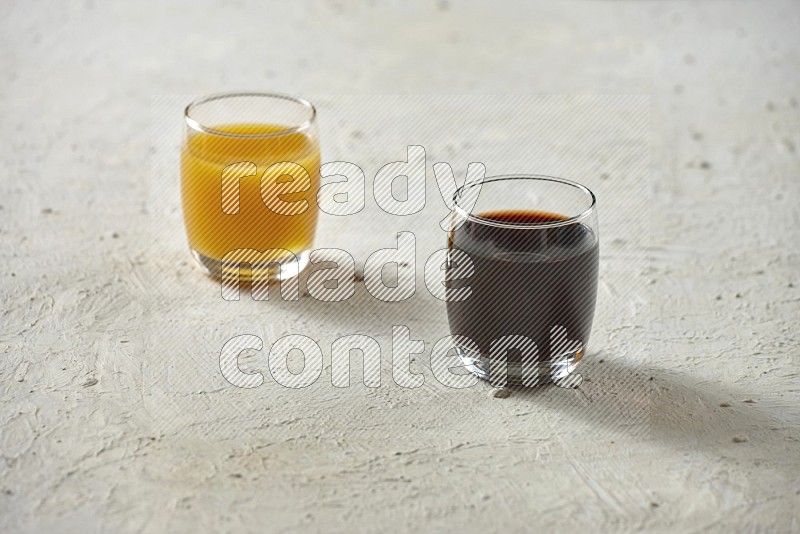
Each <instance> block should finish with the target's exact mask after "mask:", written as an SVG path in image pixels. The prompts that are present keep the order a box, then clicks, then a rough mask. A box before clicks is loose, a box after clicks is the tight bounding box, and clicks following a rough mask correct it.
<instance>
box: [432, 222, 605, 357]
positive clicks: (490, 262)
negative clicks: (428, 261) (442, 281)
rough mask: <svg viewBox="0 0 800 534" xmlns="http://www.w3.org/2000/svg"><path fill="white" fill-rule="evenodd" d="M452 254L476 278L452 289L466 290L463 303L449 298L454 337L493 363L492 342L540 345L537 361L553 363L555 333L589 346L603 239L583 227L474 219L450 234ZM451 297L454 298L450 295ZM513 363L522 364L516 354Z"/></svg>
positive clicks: (450, 287) (450, 319)
mask: <svg viewBox="0 0 800 534" xmlns="http://www.w3.org/2000/svg"><path fill="white" fill-rule="evenodd" d="M479 217H482V218H484V219H490V220H491V221H497V222H501V223H513V224H532V223H546V222H555V221H560V220H565V219H566V217H564V216H562V215H558V214H554V213H545V212H537V211H501V212H491V213H481V214H479ZM449 245H450V247H451V248H455V249H459V250H461V251H463V252H465V253H467V254H468V255H469V256H470V258H471V259H472V262H473V265H474V267H475V271H474V274H473V275H472V276H471V277H470V278H468V279H466V280H463V281H462V282H461V283H459V282H457V281H455V280H454V281H452V282H448V288H449V290H448V294H449V293H450V289H452V288H456V287H460V286H463V285H469V286H470V287H471V288H472V294H471V295H470V296H469V297H468V298H467V299H466V300H464V301H461V302H451V301H450V299H449V298H448V302H447V316H448V319H449V321H450V331H451V333H452V334H454V335H462V336H467V337H469V338H471V339H472V340H473V341H475V343H476V344H477V345H478V348H479V350H480V352H481V354H483V355H485V356H488V355H489V347H490V344H491V342H492V340H494V339H498V338H500V337H502V336H506V335H523V336H527V337H528V338H530V339H532V340H533V341H534V342H535V343H536V346H537V349H538V355H539V360H540V361H548V360H549V359H550V358H551V357H554V356H559V355H554V354H551V351H550V338H551V331H552V328H553V327H555V326H559V327H563V328H566V331H567V337H568V339H570V340H574V341H580V342H581V343H582V344H583V345H584V346H585V345H586V343H587V342H588V340H589V333H590V331H591V328H592V318H593V316H594V306H595V297H596V292H597V267H598V255H599V253H598V240H597V238H596V236H595V234H594V232H593V231H592V230H591V229H590V228H589V227H588V226H586V225H584V224H581V223H575V224H568V225H564V226H552V227H547V226H545V227H538V228H514V227H502V226H492V225H490V224H485V223H481V222H477V221H473V220H467V221H465V222H464V224H463V225H462V226H461V227H460V228H458V229H456V230H454V231H452V232H451V233H450V243H449ZM448 296H449V295H448ZM507 357H508V361H509V362H513V361H515V360H517V361H518V358H519V356H516V355H515V353H514V352H513V351H511V352H510V353H509V354H508V356H507Z"/></svg>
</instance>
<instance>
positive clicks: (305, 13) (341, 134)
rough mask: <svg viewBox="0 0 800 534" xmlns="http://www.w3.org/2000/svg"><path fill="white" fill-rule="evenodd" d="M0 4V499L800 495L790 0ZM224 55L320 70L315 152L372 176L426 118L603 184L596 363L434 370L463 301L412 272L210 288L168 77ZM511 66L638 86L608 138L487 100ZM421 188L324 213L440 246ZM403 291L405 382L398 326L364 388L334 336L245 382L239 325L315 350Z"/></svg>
mask: <svg viewBox="0 0 800 534" xmlns="http://www.w3.org/2000/svg"><path fill="white" fill-rule="evenodd" d="M375 4H377V2H376V3H375ZM0 21H2V22H0V25H2V32H0V51H2V54H0V96H1V97H2V99H0V117H2V120H1V121H0V131H2V134H3V144H2V146H0V158H1V160H2V163H3V167H2V168H3V169H4V170H3V171H2V174H0V177H2V180H1V181H0V257H2V271H1V272H0V277H1V279H2V284H1V285H0V294H1V295H2V309H1V310H0V314H2V315H0V351H1V352H2V360H0V455H2V462H0V530H2V531H9V532H18V531H20V532H40V531H56V532H87V531H90V532H94V531H143V532H165V531H175V532H178V531H189V530H198V531H216V532H224V531H233V530H237V529H242V528H244V529H248V530H262V531H263V530H275V531H278V530H281V531H301V530H302V531H305V530H312V531H315V530H325V531H353V530H356V531H359V530H364V531H408V530H427V531H431V530H453V531H454V530H461V531H495V530H501V529H504V530H507V531H523V530H525V528H526V526H528V527H529V526H531V525H541V526H544V527H548V528H550V529H558V530H560V531H594V530H598V529H599V530H603V531H633V530H639V529H642V528H646V529H650V530H655V531H665V532H666V531H669V532H674V531H703V530H712V531H716V530H730V529H739V530H748V531H753V530H759V529H761V530H777V531H786V530H789V531H797V530H798V529H800V525H799V524H798V518H797V514H798V511H797V510H798V505H800V480H798V475H797V473H798V472H800V452H799V451H800V429H798V424H799V423H800V402H798V401H799V400H800V399H799V398H798V397H799V395H798V393H799V391H798V389H799V388H798V378H799V377H800V374H798V363H800V361H799V360H800V353H799V349H798V346H800V339H798V334H797V328H796V324H797V322H798V318H799V317H800V313H798V312H800V276H798V272H800V250H798V244H797V243H798V239H800V232H799V231H798V224H800V211H798V208H797V202H798V200H800V191H799V190H800V179H798V171H800V164H798V154H800V153H798V150H799V149H800V133H798V132H800V108H799V107H798V106H800V90H799V87H798V82H799V81H800V80H798V78H799V77H800V75H798V72H800V55H799V54H800V53H799V52H798V50H800V37H798V36H800V6H799V5H798V4H797V3H796V2H772V1H769V2H759V3H750V4H747V3H734V2H726V3H722V2H705V3H674V2H652V3H640V2H628V1H625V2H601V1H596V2H559V3H555V2H554V3H519V4H512V3H509V4H507V5H505V4H504V5H503V6H501V5H497V4H494V3H493V4H491V5H484V4H483V3H478V2H475V3H465V2H455V1H450V2H438V3H429V4H425V5H423V4H412V3H406V2H402V3H401V2H389V3H381V4H380V5H372V4H369V3H365V4H362V3H357V2H348V1H340V2H296V3H292V4H289V3H286V4H283V5H279V4H276V3H264V2H258V3H256V2H253V3H247V2H232V3H221V2H219V3H218V2H204V1H197V2H192V3H183V4H179V3H177V2H157V3H156V2H152V3H149V2H139V3H136V4H134V3H129V4H123V3H116V4H111V3H108V4H106V3H99V2H98V3H94V2H91V1H88V2H83V3H79V2H74V3H67V2H64V3H44V2H27V3H23V2H6V3H4V4H3V5H2V7H0ZM236 89H257V90H275V91H282V92H288V93H293V94H300V95H306V96H309V97H313V98H315V100H317V102H318V104H319V107H320V114H321V115H320V127H321V135H322V139H323V160H324V161H331V160H333V159H338V158H345V159H350V160H351V161H354V162H356V163H359V164H362V165H363V167H364V168H365V171H367V176H374V172H375V171H376V170H377V168H378V167H379V166H380V165H381V164H382V163H385V162H388V161H393V160H395V159H400V158H401V157H402V156H403V154H404V145H405V144H407V143H415V142H420V143H421V144H423V145H425V146H426V148H428V149H429V159H428V162H429V165H430V164H432V163H433V162H434V161H442V160H443V161H449V162H450V163H451V164H453V165H454V168H455V170H456V172H457V173H458V174H461V173H463V169H464V168H465V166H466V163H467V162H468V161H471V160H475V159H478V160H485V162H486V163H487V167H488V171H489V173H490V174H499V173H503V172H514V171H526V172H552V173H557V174H566V175H570V176H571V177H574V178H576V179H578V180H580V181H583V182H585V183H587V184H589V185H591V186H592V187H593V188H595V189H597V190H598V196H599V197H600V199H601V206H600V210H601V211H600V214H601V236H602V247H603V248H602V253H603V257H602V265H601V269H602V282H601V287H600V293H599V308H598V320H597V324H596V327H595V330H594V333H593V337H592V342H591V347H590V348H591V351H590V356H591V357H590V358H588V360H587V362H586V365H585V366H584V367H582V369H581V372H582V373H583V374H584V376H585V377H586V378H587V379H588V381H586V382H584V384H583V385H582V386H581V389H580V390H578V391H567V390H562V389H558V388H550V389H543V390H537V391H535V392H530V393H522V392H515V393H514V394H513V395H512V396H511V397H510V398H507V399H497V398H492V397H490V396H489V388H488V387H486V386H485V385H484V384H479V385H478V386H476V387H473V388H471V389H468V390H464V391H455V390H448V389H445V388H442V387H440V386H437V385H436V383H435V381H434V380H433V377H432V376H431V374H430V370H429V369H427V368H426V365H427V357H428V356H429V351H430V347H431V344H432V342H433V341H435V340H436V339H438V338H439V337H441V336H442V335H444V334H446V333H447V328H446V321H445V316H444V309H443V306H442V305H441V304H440V303H438V302H437V301H435V300H434V299H432V298H431V297H430V296H429V295H428V294H427V292H426V291H424V290H422V288H421V286H420V291H418V295H417V296H416V297H415V298H414V299H412V300H411V301H409V302H407V303H404V304H399V305H395V306H391V307H390V306H382V305H381V306H378V305H376V303H375V301H374V300H372V299H370V298H369V297H368V296H367V295H366V294H365V291H364V290H363V287H360V288H359V289H358V291H357V294H356V297H354V299H353V301H351V302H349V304H348V306H346V307H343V306H321V305H318V304H316V303H315V302H313V301H310V300H309V299H307V298H306V299H301V301H300V302H298V303H285V302H268V303H267V302H252V301H248V300H246V299H244V300H242V301H241V302H236V303H226V302H223V301H222V300H221V298H220V297H219V293H218V290H219V288H218V286H215V285H214V284H213V283H211V282H209V281H208V280H206V279H205V278H203V277H202V276H200V274H199V272H198V270H197V268H196V267H194V266H193V265H192V264H191V262H190V261H189V258H188V256H187V255H186V251H185V243H184V241H183V235H182V233H181V225H180V212H179V204H178V203H177V198H176V196H175V195H174V193H175V192H176V191H177V190H176V189H175V185H176V184H177V176H176V175H175V174H174V171H173V172H172V173H170V170H169V169H170V165H173V164H174V156H175V155H174V145H175V143H177V142H178V137H177V136H178V135H179V134H180V122H179V121H180V106H181V105H182V104H184V103H185V101H187V100H188V99H189V98H190V95H192V94H203V93H209V92H217V91H221V90H236ZM358 94H361V95H364V97H363V100H360V99H359V98H358V97H354V96H352V95H358ZM379 94H393V95H407V96H392V97H385V99H386V102H388V103H387V104H385V105H380V102H381V97H377V96H376V95H379ZM422 94H457V95H464V94H481V95H486V94H491V95H495V96H491V97H487V96H480V97H475V100H474V102H475V104H472V105H462V106H460V108H459V111H458V112H457V113H456V112H454V111H453V108H454V104H453V102H466V101H468V100H469V98H468V97H464V96H458V97H454V98H446V97H438V100H437V98H432V97H423V96H420V95H422ZM502 94H516V95H540V94H556V95H558V94H583V95H602V94H608V95H641V96H629V97H612V98H611V101H612V102H614V103H615V104H614V106H611V108H612V109H611V111H607V112H606V115H605V116H606V117H607V118H608V120H609V121H610V124H612V125H614V128H612V129H611V130H613V131H612V134H609V136H608V137H607V138H605V139H606V144H603V145H602V146H600V145H598V147H597V149H596V150H590V149H587V143H588V146H593V145H592V143H596V142H597V139H598V137H597V136H596V135H595V136H594V137H593V136H592V132H594V130H592V129H588V130H587V129H584V128H580V127H579V126H580V124H581V122H580V119H579V118H576V115H575V110H576V109H579V106H578V105H577V104H575V103H574V102H573V103H572V104H568V103H567V104H564V103H563V102H562V106H561V107H557V108H554V107H552V103H551V104H550V105H547V106H544V107H543V106H541V105H540V106H538V107H537V106H533V107H532V108H529V112H528V113H527V114H523V115H522V117H521V118H520V117H518V116H513V115H509V114H507V113H505V114H498V116H497V117H491V116H487V115H489V114H488V113H487V104H486V103H487V102H490V103H491V102H495V103H496V102H504V103H505V104H504V105H506V106H508V105H510V104H513V103H514V102H515V100H514V98H511V97H509V98H508V99H504V98H501V97H499V96H497V95H502ZM175 95H186V97H181V96H175ZM336 95H345V96H336ZM518 98H519V100H520V101H526V100H525V99H529V98H534V100H535V97H530V96H520V97H518ZM591 98H597V97H591ZM465 99H466V100H465ZM528 101H529V100H528ZM431 102H433V103H435V104H436V105H430V103H431ZM426 103H427V104H426ZM359 105H361V107H362V113H363V116H359V115H358V113H357V111H358V110H359ZM626 105H627V106H629V107H630V109H631V110H632V112H629V113H628V114H627V115H626V113H625V112H624V109H625V107H626ZM643 106H644V107H645V108H647V114H648V124H644V125H643V124H642V123H641V120H640V119H641V117H642V109H643ZM455 107H456V108H458V106H455ZM545 108H547V109H550V111H551V113H553V110H556V109H557V110H558V111H559V113H555V115H558V116H559V117H560V118H561V119H562V120H561V121H560V122H559V121H556V122H555V123H554V125H553V126H548V127H547V128H544V127H543V126H542V124H546V123H537V121H536V119H537V118H541V117H542V116H543V114H544V115H546V113H545V112H544V111H543V109H545ZM589 108H590V109H593V110H595V113H596V111H597V109H598V108H597V107H596V106H593V105H590V106H589ZM404 110H407V111H406V112H405V113H404ZM587 113H588V116H589V117H592V116H593V115H592V113H591V112H587ZM442 117H448V118H450V119H452V122H451V123H448V124H450V126H449V127H448V125H443V126H437V125H431V123H432V122H435V121H437V120H440V119H441V118H442ZM526 117H527V118H526ZM526 121H529V122H530V124H529V122H526ZM423 126H424V127H423ZM537 127H538V129H537ZM417 128H423V131H422V133H420V134H419V135H420V136H422V137H424V139H422V140H420V139H414V138H413V137H414V136H415V135H416V134H417V132H418V131H419V130H418V129H417ZM559 129H560V130H559ZM563 132H574V133H575V134H576V135H577V137H576V138H575V139H574V141H570V139H569V136H566V135H559V134H560V133H563ZM594 133H595V134H596V132H594ZM626 143H630V144H629V145H628V144H626ZM623 146H629V147H630V151H629V155H630V156H629V157H628V158H627V159H625V158H623V157H622V154H624V153H626V151H625V150H622V149H621V148H620V147H623ZM648 162H649V165H650V168H649V170H648V169H647V165H648ZM521 167H524V168H521ZM429 176H430V174H429ZM170 191H172V193H170ZM640 192H641V194H639V193H640ZM429 195H430V196H429V202H430V204H431V205H430V209H428V208H426V211H425V212H424V214H423V216H421V217H417V218H415V219H413V220H409V221H408V222H407V224H406V222H397V221H395V220H393V219H391V218H390V219H386V220H382V221H381V222H380V224H378V223H376V224H373V225H371V226H370V225H366V224H364V220H363V219H360V220H358V221H356V219H349V218H339V219H334V218H330V217H328V218H324V219H323V220H322V221H321V225H322V226H321V228H320V233H319V245H320V246H322V245H326V246H328V245H331V246H339V247H341V248H345V249H347V250H349V251H351V252H352V253H353V254H354V256H355V257H356V259H357V260H359V261H363V260H364V259H365V257H366V254H367V252H368V251H369V250H374V249H375V248H380V247H384V246H388V245H389V244H390V243H391V237H392V236H393V235H394V233H395V232H396V231H398V230H403V229H412V230H413V231H415V232H417V235H418V238H419V239H420V243H422V246H420V247H419V248H420V249H422V250H426V251H427V250H433V249H434V248H438V247H439V246H441V245H440V244H439V241H441V240H442V239H441V238H442V233H441V231H439V230H438V229H436V228H435V223H436V221H438V219H439V218H440V217H441V216H442V215H443V208H442V207H441V204H440V203H441V200H440V199H439V198H438V194H437V193H436V192H435V191H430V190H429ZM367 206H368V208H369V207H370V200H369V198H368V203H367ZM604 206H607V207H608V208H610V207H611V206H614V207H615V209H613V210H612V209H608V210H606V211H604V209H605V208H604ZM645 208H646V209H645ZM626 217H630V224H625V219H626ZM437 232H438V233H437ZM422 256H423V255H422V254H420V257H422ZM417 272H418V283H421V278H420V276H419V273H421V266H420V265H418V266H417ZM393 323H394V324H407V325H408V326H409V327H410V328H411V331H412V335H413V336H414V337H415V338H416V339H424V340H425V341H426V347H427V350H428V352H427V353H426V354H425V355H423V356H422V357H421V358H419V360H418V361H416V362H415V363H414V365H415V366H416V367H415V369H417V370H419V371H421V372H423V373H424V374H425V376H426V384H425V386H424V387H422V388H420V389H417V390H409V389H403V388H400V387H397V386H396V385H395V384H393V383H392V382H391V377H390V375H389V373H388V371H389V359H388V354H386V353H385V354H384V376H383V384H382V386H381V387H380V388H378V389H375V390H370V389H368V388H365V387H364V386H363V385H357V384H354V385H353V387H351V388H348V389H336V388H333V387H331V385H330V371H329V369H326V370H325V371H324V372H323V377H322V380H321V381H320V382H319V383H318V384H315V385H314V386H313V387H311V388H308V389H307V390H303V391H293V390H287V389H283V388H280V387H278V386H276V385H275V384H274V383H273V382H271V381H270V379H269V378H268V380H267V383H265V384H264V385H263V386H262V387H260V388H257V389H254V390H240V389H237V388H234V387H232V386H230V385H229V384H227V383H226V382H225V381H224V380H223V379H222V378H221V376H220V372H219V369H218V367H217V362H216V358H217V355H218V352H219V350H220V348H221V347H222V344H223V343H224V342H225V340H227V339H229V338H230V337H232V336H234V335H237V334H240V333H250V334H256V335H259V336H261V337H262V338H263V339H264V340H265V342H266V343H271V342H272V341H274V340H275V339H277V337H280V335H282V334H283V333H289V332H292V333H304V334H306V335H309V336H311V337H313V338H315V339H318V340H319V341H320V342H321V345H322V346H323V348H324V350H325V355H326V357H327V356H329V353H328V349H327V347H328V346H329V345H330V342H331V341H332V340H333V339H335V338H336V337H338V336H339V335H341V334H347V333H354V332H355V333H365V334H368V335H372V336H373V337H375V338H376V339H379V341H381V344H382V346H383V347H384V349H387V348H388V345H387V341H388V339H389V333H390V329H391V324H393ZM246 360H247V364H248V365H251V366H252V367H253V368H258V369H261V370H265V367H264V365H263V361H261V360H259V356H253V357H251V358H247V359H246ZM651 378H652V379H651Z"/></svg>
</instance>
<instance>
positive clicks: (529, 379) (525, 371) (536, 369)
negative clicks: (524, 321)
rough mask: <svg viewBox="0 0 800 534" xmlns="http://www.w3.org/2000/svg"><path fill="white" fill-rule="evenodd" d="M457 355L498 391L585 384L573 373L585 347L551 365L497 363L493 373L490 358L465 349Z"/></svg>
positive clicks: (542, 362) (466, 366) (570, 386)
mask: <svg viewBox="0 0 800 534" xmlns="http://www.w3.org/2000/svg"><path fill="white" fill-rule="evenodd" d="M456 353H457V354H458V356H459V358H461V361H462V363H463V364H464V367H465V368H466V369H467V370H469V371H470V372H471V373H472V374H474V375H475V376H477V377H478V378H480V379H483V380H486V381H489V382H491V383H492V385H493V386H495V387H505V386H524V387H534V386H543V385H546V384H554V385H556V386H558V387H562V388H576V387H578V386H579V385H580V384H581V382H583V377H581V375H580V374H578V373H575V372H574V371H575V368H576V367H577V366H578V363H580V361H581V358H582V357H583V354H584V348H583V346H581V347H580V348H578V349H577V350H573V351H570V352H568V353H565V354H562V355H560V356H557V357H555V358H553V359H551V360H550V361H537V362H529V363H528V362H526V363H520V362H498V363H495V369H496V372H494V373H493V372H492V364H491V360H490V358H489V357H488V356H483V355H481V354H479V353H475V352H472V351H470V350H468V349H465V348H463V347H456Z"/></svg>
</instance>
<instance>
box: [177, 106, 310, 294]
mask: <svg viewBox="0 0 800 534" xmlns="http://www.w3.org/2000/svg"><path fill="white" fill-rule="evenodd" d="M185 122H186V127H185V136H184V141H183V145H182V148H181V196H182V201H183V216H184V222H185V224H186V234H187V237H188V239H189V247H190V249H191V252H192V255H193V256H194V258H195V259H196V260H197V262H198V263H199V264H200V265H201V266H202V267H203V268H204V269H205V271H206V272H207V273H208V274H211V275H213V276H222V275H224V274H230V273H231V272H232V271H233V270H235V272H236V273H238V275H239V277H240V278H241V279H242V280H249V279H250V278H251V275H252V276H255V275H254V273H255V272H256V270H257V269H262V268H267V267H269V266H277V267H279V269H278V273H277V277H276V278H277V279H278V280H283V279H286V278H291V277H293V276H296V275H297V274H299V272H300V271H302V270H303V269H304V268H305V266H306V265H308V261H309V253H310V250H311V246H312V243H313V241H314V234H315V232H316V227H317V214H318V211H319V210H318V208H317V203H316V196H317V191H318V189H319V184H320V176H319V167H320V152H319V139H318V136H317V123H316V110H315V109H314V106H313V105H312V104H311V103H310V102H307V101H305V100H302V99H299V98H294V97H290V96H284V95H278V94H268V93H229V94H221V95H214V96H209V97H206V98H202V99H200V100H196V101H195V102H193V103H191V104H189V105H188V106H187V107H186V111H185ZM272 279H275V278H272Z"/></svg>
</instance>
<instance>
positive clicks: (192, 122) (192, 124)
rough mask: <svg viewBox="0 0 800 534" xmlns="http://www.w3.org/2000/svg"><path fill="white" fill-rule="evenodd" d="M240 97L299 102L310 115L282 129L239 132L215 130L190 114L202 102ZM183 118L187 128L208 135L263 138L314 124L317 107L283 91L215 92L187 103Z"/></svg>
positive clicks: (288, 133) (289, 132) (286, 133)
mask: <svg viewBox="0 0 800 534" xmlns="http://www.w3.org/2000/svg"><path fill="white" fill-rule="evenodd" d="M241 97H257V98H274V99H278V100H286V101H288V102H293V103H295V104H300V105H301V106H303V107H305V108H306V109H307V110H309V111H310V116H309V117H308V119H306V120H305V121H304V122H302V123H300V124H299V125H297V126H292V127H289V128H286V129H283V130H279V131H277V132H270V133H264V134H241V133H231V132H223V131H222V130H215V129H214V128H213V127H209V126H205V125H203V124H201V123H200V122H199V121H198V120H197V119H195V118H193V117H192V116H191V112H192V110H193V109H194V108H196V107H198V106H201V105H203V104H208V103H209V102H214V101H216V100H224V99H227V98H241ZM183 118H184V120H185V121H186V125H187V126H189V128H191V129H193V130H197V131H198V132H202V133H207V134H210V135H220V136H223V137H238V138H242V139H264V138H269V137H281V136H284V135H291V134H294V133H299V132H302V131H304V130H307V129H309V128H310V127H311V125H313V124H314V121H315V120H316V118H317V108H316V107H314V104H312V103H311V102H309V101H308V100H306V99H305V98H300V97H296V96H291V95H287V94H283V93H268V92H259V91H246V92H229V93H215V94H213V95H207V96H204V97H200V98H198V99H197V100H193V101H192V102H191V103H189V105H187V106H186V107H185V108H184V110H183Z"/></svg>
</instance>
